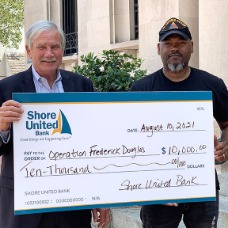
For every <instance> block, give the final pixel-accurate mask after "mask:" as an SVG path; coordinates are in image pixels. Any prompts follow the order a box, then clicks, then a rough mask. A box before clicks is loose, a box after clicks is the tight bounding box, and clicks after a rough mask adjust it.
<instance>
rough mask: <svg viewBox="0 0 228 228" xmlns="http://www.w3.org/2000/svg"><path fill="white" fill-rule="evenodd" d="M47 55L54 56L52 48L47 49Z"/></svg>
mask: <svg viewBox="0 0 228 228" xmlns="http://www.w3.org/2000/svg"><path fill="white" fill-rule="evenodd" d="M45 54H47V55H54V53H53V50H52V48H51V47H47V48H46V52H45Z"/></svg>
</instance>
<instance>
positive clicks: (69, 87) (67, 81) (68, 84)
mask: <svg viewBox="0 0 228 228" xmlns="http://www.w3.org/2000/svg"><path fill="white" fill-rule="evenodd" d="M60 73H61V76H62V83H63V89H64V92H75V86H74V83H73V81H72V80H71V77H70V75H69V74H66V73H65V71H62V70H60Z"/></svg>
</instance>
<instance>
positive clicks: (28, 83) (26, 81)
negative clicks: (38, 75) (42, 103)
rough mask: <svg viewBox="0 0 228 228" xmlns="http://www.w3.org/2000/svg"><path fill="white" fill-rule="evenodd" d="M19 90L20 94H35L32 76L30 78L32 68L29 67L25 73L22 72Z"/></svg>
mask: <svg viewBox="0 0 228 228" xmlns="http://www.w3.org/2000/svg"><path fill="white" fill-rule="evenodd" d="M20 89H21V92H25V93H34V92H36V88H35V85H34V82H33V76H32V67H30V68H29V69H28V70H27V71H24V72H23V75H22V80H21V84H20Z"/></svg>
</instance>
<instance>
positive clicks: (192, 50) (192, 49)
mask: <svg viewBox="0 0 228 228" xmlns="http://www.w3.org/2000/svg"><path fill="white" fill-rule="evenodd" d="M193 52H194V48H193V41H191V53H193Z"/></svg>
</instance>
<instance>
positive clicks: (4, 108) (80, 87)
mask: <svg viewBox="0 0 228 228" xmlns="http://www.w3.org/2000/svg"><path fill="white" fill-rule="evenodd" d="M64 47H65V36H64V33H63V31H62V29H61V28H60V27H58V26H57V25H55V24H54V23H52V22H48V21H38V22H36V23H34V24H33V25H31V27H30V28H29V29H28V31H27V33H26V51H27V55H28V57H29V58H30V59H31V60H32V66H31V67H30V68H29V69H28V70H26V71H24V72H21V73H18V74H16V75H13V76H11V77H8V78H5V79H2V80H1V81H0V105H1V107H0V156H2V170H1V175H0V227H1V228H47V227H48V228H89V227H91V225H90V223H91V210H76V211H67V212H50V213H39V214H31V215H16V216H15V215H14V190H13V188H14V177H13V142H12V141H13V140H12V138H13V137H12V123H13V122H15V121H19V120H20V118H21V116H22V115H23V109H22V108H21V105H20V103H18V102H16V101H14V100H12V93H13V92H17V93H20V92H37V93H47V92H48V93H49V92H50V93H57V92H58V93H61V92H93V85H92V82H91V81H90V80H89V79H87V78H86V77H83V76H80V75H77V74H74V73H72V72H68V71H65V70H60V69H59V66H60V65H61V63H62V57H63V51H64ZM92 213H93V217H94V221H95V222H98V224H99V227H102V228H105V227H106V226H107V225H108V223H109V221H110V214H109V210H108V209H94V210H92Z"/></svg>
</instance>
